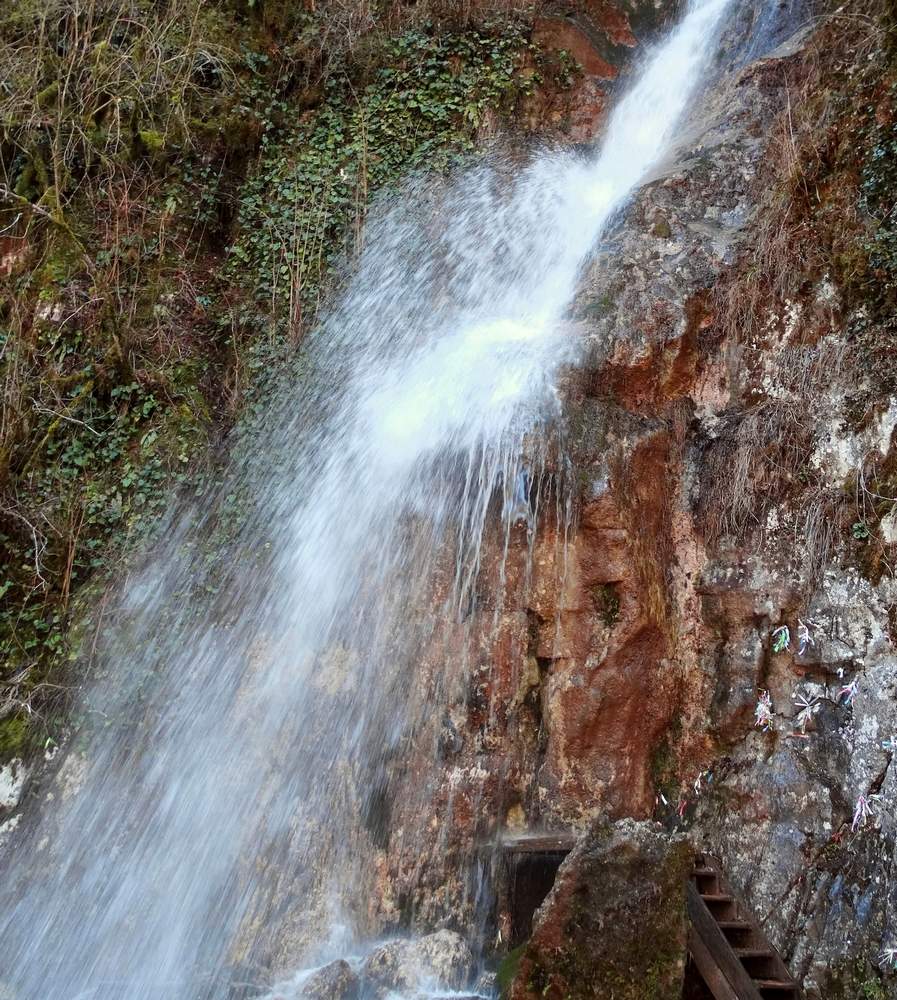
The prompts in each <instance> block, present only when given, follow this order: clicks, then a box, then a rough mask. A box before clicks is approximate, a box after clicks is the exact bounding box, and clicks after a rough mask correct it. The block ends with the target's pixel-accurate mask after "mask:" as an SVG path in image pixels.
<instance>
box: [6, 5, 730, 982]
mask: <svg viewBox="0 0 897 1000" xmlns="http://www.w3.org/2000/svg"><path fill="white" fill-rule="evenodd" d="M728 3H729V0H696V2H694V3H693V4H692V6H691V7H690V9H689V10H688V12H687V14H686V16H685V18H684V20H683V22H682V24H681V25H680V26H679V27H677V28H676V29H675V30H674V31H673V32H672V34H671V35H670V36H669V38H668V39H667V40H666V41H665V43H664V44H662V45H661V46H659V47H658V48H657V49H656V51H654V52H653V53H652V56H651V58H650V60H649V61H648V62H647V63H646V65H645V68H644V71H643V72H642V74H641V76H640V78H639V79H638V81H637V83H636V85H635V86H634V87H633V89H632V90H631V91H630V92H629V93H628V95H627V96H625V97H624V98H623V100H622V101H621V102H620V103H619V105H618V106H617V108H616V110H615V111H614V113H613V115H612V117H611V120H610V123H609V126H608V129H607V133H606V136H605V138H604V141H603V143H602V146H601V149H600V152H599V153H598V155H597V156H596V157H594V158H593V159H591V160H582V159H577V158H575V157H573V156H571V155H566V154H551V155H545V156H542V157H540V158H539V159H538V160H537V161H536V162H535V163H533V164H532V165H531V166H529V167H528V168H526V169H525V170H524V171H523V174H522V176H520V177H519V178H518V179H516V180H515V181H513V183H512V184H510V187H509V186H508V182H507V181H506V180H505V179H503V178H502V176H501V175H500V173H499V172H498V171H496V170H492V169H488V168H480V169H475V170H473V171H471V172H469V173H467V174H465V175H464V176H463V177H461V178H459V179H458V180H457V182H456V183H455V184H454V186H453V187H452V189H451V190H449V191H448V192H447V193H443V194H441V195H439V197H438V205H437V214H436V216H435V217H434V218H435V221H436V222H438V229H436V230H435V232H436V235H434V226H433V221H434V219H433V218H430V217H429V216H427V215H426V212H425V209H424V202H425V201H426V199H428V198H430V197H431V195H430V194H429V193H428V192H426V191H423V192H420V197H421V202H419V203H418V204H417V205H414V204H412V207H411V208H410V209H408V208H401V207H399V208H395V209H393V210H392V211H390V212H389V213H387V214H385V215H383V216H382V217H381V218H380V219H379V220H378V221H376V222H375V223H373V224H372V225H371V227H370V228H369V231H368V233H367V238H366V250H365V251H364V254H363V255H362V258H361V260H360V261H359V264H358V268H357V273H356V276H355V278H354V279H353V280H352V282H351V284H350V287H349V289H348V291H347V292H346V294H345V296H344V297H343V299H342V301H341V302H340V303H339V305H338V306H337V308H336V309H335V310H334V312H333V313H332V315H331V316H330V317H329V318H328V319H327V321H326V322H325V323H324V324H323V325H322V327H321V329H320V330H318V331H317V333H316V335H315V337H314V339H313V342H312V343H311V345H310V347H309V349H308V359H307V360H308V374H307V380H308V383H309V387H305V386H297V387H296V388H295V390H294V392H293V393H291V394H290V396H289V398H285V399H283V400H282V401H281V402H280V404H279V405H278V406H277V407H273V408H272V410H271V412H270V413H269V414H268V417H267V421H268V423H269V425H270V426H271V428H272V429H271V430H270V432H268V433H267V434H266V436H265V437H264V438H263V442H262V444H261V445H258V444H257V445H256V447H257V448H261V449H262V455H261V458H260V459H258V458H257V459H256V461H257V462H260V463H261V464H263V465H264V464H270V466H271V468H270V469H266V470H265V471H264V472H263V473H262V474H260V475H256V474H250V473H247V472H245V471H244V470H242V469H235V470H234V472H233V474H232V476H231V479H230V480H229V481H228V483H227V484H226V486H225V488H224V490H223V493H222V498H221V499H220V501H219V502H218V503H217V505H215V506H214V507H211V508H210V510H209V511H195V512H194V513H193V515H192V517H190V518H185V519H184V520H183V523H182V524H181V526H180V528H178V529H177V530H175V531H173V532H172V535H173V537H172V538H171V539H170V540H169V541H168V542H167V543H166V544H165V545H164V546H163V547H162V551H161V552H160V553H159V554H158V556H157V558H156V560H155V561H154V563H153V565H152V566H151V567H150V569H149V570H147V572H146V573H144V574H143V575H142V576H141V578H140V580H139V581H138V582H136V583H134V584H133V585H132V586H131V587H130V589H129V591H128V593H127V594H126V597H125V602H124V605H123V608H122V610H121V614H120V617H121V619H122V620H121V622H120V623H119V624H120V628H119V634H118V637H117V638H116V639H115V640H114V641H113V642H112V643H111V644H110V648H109V649H108V650H107V651H106V653H105V659H104V662H105V664H106V670H107V672H108V673H109V674H110V675H114V677H115V678H117V679H116V681H115V683H113V682H112V681H111V680H109V679H107V680H106V681H101V682H100V683H99V684H98V685H97V688H96V690H94V691H93V692H92V693H91V695H90V697H89V699H88V709H89V713H90V715H91V718H92V719H93V720H99V721H97V722H96V724H94V725H91V727H89V730H88V731H87V732H86V734H85V736H84V744H85V745H84V747H83V748H79V749H78V750H77V752H76V753H74V754H72V756H71V757H70V758H69V763H68V767H69V771H70V772H71V773H72V774H75V773H78V781H79V783H80V785H81V787H80V790H79V791H78V792H77V793H76V794H72V795H71V796H70V797H68V798H67V799H65V800H64V801H61V802H58V803H54V804H53V808H52V809H48V817H47V819H46V829H39V830H37V831H35V832H34V833H33V834H32V835H31V836H30V838H29V839H27V840H26V841H25V842H23V843H20V844H18V845H16V851H15V854H14V856H13V857H12V858H11V859H10V862H9V866H8V870H7V873H6V875H5V892H4V896H3V899H2V910H0V955H2V963H3V964H2V968H0V984H3V986H5V988H6V990H7V993H9V994H10V995H11V997H13V998H15V1000H36V998H38V997H39V998H41V1000H75V998H77V1000H125V998H127V1000H161V998H164V1000H199V998H210V1000H211V998H213V997H214V998H216V1000H217V998H220V997H223V996H227V995H239V989H240V988H241V987H239V985H235V983H236V982H237V981H238V980H240V978H241V976H242V977H243V978H245V976H246V975H247V974H253V973H252V971H251V969H250V973H246V971H245V970H246V969H247V967H251V966H252V965H253V964H257V965H259V966H271V965H276V964H278V963H281V964H282V963H284V962H286V961H289V954H288V947H287V946H285V945H284V944H283V942H284V941H289V940H290V935H291V934H293V933H295V935H296V936H297V938H301V936H302V932H303V931H307V930H308V926H309V925H313V924H314V919H317V918H316V917H314V915H315V914H319V913H320V912H321V909H320V907H319V905H318V904H319V902H320V900H321V898H322V896H323V895H324V894H326V893H330V894H332V895H333V897H334V898H335V899H336V901H337V902H336V906H337V908H338V909H340V910H341V911H342V912H345V913H348V914H352V913H353V912H357V911H358V909H359V907H358V905H357V904H358V900H357V899H355V900H353V894H354V895H355V896H357V895H358V894H359V892H363V891H364V887H367V886H369V882H367V881H365V879H366V875H365V871H364V863H363V861H360V860H359V858H358V855H357V851H358V845H359V843H361V841H362V840H363V839H364V837H365V836H366V834H365V832H364V829H363V823H362V821H361V820H360V818H359V814H360V813H362V812H364V810H365V808H366V803H367V802H368V801H369V797H370V793H371V791H372V789H375V788H376V786H377V783H378V781H381V780H382V773H383V772H382V767H381V765H382V764H383V762H384V761H386V760H387V759H390V758H391V757H394V756H395V755H397V754H400V753H401V752H402V748H403V746H405V745H406V744H407V741H408V740H409V739H410V738H412V737H413V733H414V729H415V721H416V720H417V719H419V718H421V717H423V716H424V715H425V714H426V713H428V712H434V711H438V706H439V699H440V697H442V696H443V695H444V692H440V691H438V690H435V691H434V690H432V689H420V688H419V687H417V686H415V664H416V663H417V660H418V657H419V656H420V655H421V653H422V651H423V650H424V649H425V648H432V647H433V644H434V634H438V633H439V632H440V630H444V631H445V632H446V634H447V635H448V634H450V633H451V632H452V630H453V629H455V628H457V627H458V620H459V617H463V612H464V609H465V608H468V607H470V606H472V605H471V601H472V596H471V595H472V593H473V590H474V588H475V584H476V580H477V573H478V567H479V559H480V554H481V543H482V540H483V536H484V532H485V531H486V530H487V526H488V524H489V521H490V517H492V516H493V513H490V512H494V506H493V498H494V497H495V496H496V495H497V494H498V495H501V496H502V498H503V510H504V511H505V517H506V518H507V519H508V521H510V519H511V518H514V517H517V516H518V515H519V514H520V513H521V510H526V509H527V508H528V505H531V504H532V503H534V502H535V500H536V499H537V494H538V493H539V488H538V486H537V485H533V484H537V483H538V471H539V462H540V456H542V455H544V452H545V448H546V445H545V441H546V437H547V434H546V428H547V427H548V426H550V425H551V424H552V422H553V421H554V420H555V419H556V418H557V415H558V408H559V403H558V397H557V392H556V383H557V378H558V373H559V371H560V370H561V368H562V367H563V366H565V365H569V364H570V363H571V362H573V361H575V358H576V354H577V349H578V345H577V344H576V343H575V342H573V341H572V340H571V338H570V336H569V333H568V332H566V331H565V329H564V325H563V323H562V316H563V313H564V310H565V308H566V307H567V306H568V304H569V303H570V301H571V299H572V297H573V294H574V291H575V288H576V282H577V279H578V276H579V273H580V269H581V267H582V264H583V261H584V259H585V257H586V255H587V254H588V252H589V250H590V248H591V247H592V246H593V245H594V243H595V241H596V239H597V238H598V237H599V236H600V234H601V232H602V230H603V228H604V227H605V226H606V225H607V223H608V221H609V220H610V219H611V218H612V217H613V216H614V214H615V213H616V212H617V211H618V210H619V209H620V208H621V207H622V206H623V205H624V204H625V202H626V201H627V199H628V198H629V197H630V195H631V194H632V192H633V191H634V190H635V188H636V187H637V186H638V185H639V183H640V182H641V181H642V180H643V179H644V178H645V177H646V176H647V174H648V173H649V172H650V170H651V168H652V167H653V166H655V164H656V163H657V161H658V160H659V159H660V158H661V157H662V156H663V155H664V153H665V151H666V150H667V149H668V148H669V145H670V142H671V139H672V137H673V134H674V130H675V128H676V125H677V122H678V121H679V119H680V116H681V114H682V112H683V111H684V109H685V108H686V106H687V104H688V102H689V99H690V98H691V96H692V94H693V92H694V90H695V88H696V86H697V85H698V83H699V82H700V80H701V78H702V75H703V73H704V71H705V68H706V65H707V62H708V59H709V55H710V50H711V48H712V43H713V41H714V39H715V38H716V36H717V30H718V28H719V24H720V20H721V18H722V15H723V13H724V11H725V9H726V8H727V6H728ZM294 397H295V398H294ZM298 397H302V398H301V399H300V398H298ZM521 483H522V484H523V486H521ZM244 493H250V494H251V497H250V507H251V514H250V516H249V517H248V521H247V523H246V524H245V525H244V526H243V528H242V530H241V533H240V536H239V540H238V542H237V543H236V544H234V545H233V546H232V548H231V549H230V550H229V552H228V561H227V564H226V565H225V566H224V567H223V568H220V569H218V570H216V574H217V575H215V576H214V577H212V576H201V574H200V571H199V569H198V560H199V559H200V554H201V550H202V546H203V545H204V544H212V543H211V542H209V535H210V533H213V532H214V530H215V529H216V527H217V525H218V522H219V521H220V519H222V518H223V517H224V516H225V515H226V513H227V511H228V510H229V509H230V507H229V504H230V503H231V500H230V498H232V497H238V498H239V497H240V496H241V495H242V494H244ZM213 540H214V539H213ZM446 552H449V553H451V554H452V555H451V561H450V571H449V573H448V576H449V578H450V579H449V581H448V583H447V584H446V585H445V586H442V585H440V584H439V582H438V580H439V579H441V578H442V576H444V575H445V566H444V565H443V563H444V558H442V559H441V556H442V557H444V554H445V553H446ZM197 580H200V581H201V583H202V584H203V587H204V588H205V589H212V587H213V585H214V588H215V589H216V590H217V596H216V597H215V598H214V599H210V600H207V601H206V602H205V603H203V602H200V601H197V600H195V599H194V598H193V597H192V596H191V594H192V593H193V592H194V591H195V589H196V586H195V585H196V583H197ZM434 594H441V595H442V597H441V600H442V601H443V605H444V612H445V613H444V616H443V617H444V620H441V621H437V622H434V621H433V620H432V611H431V608H432V606H433V604H432V602H433V596H434ZM495 600H496V603H499V602H500V600H501V595H496V597H495ZM82 762H83V763H82ZM81 770H83V772H84V773H83V774H80V773H79V772H80V771H81ZM425 786H426V782H424V787H420V788H418V789H417V793H418V794H421V795H425V794H426V791H427V789H426V787H425ZM306 915H310V916H308V917H307V919H306V918H305V917H306ZM296 958H297V959H298V958H299V955H298V954H297V955H296ZM236 968H239V969H240V970H242V971H241V974H240V976H238V975H237V974H236V973H235V972H234V969H236ZM228 990H230V991H231V992H230V993H228ZM0 993H2V990H0Z"/></svg>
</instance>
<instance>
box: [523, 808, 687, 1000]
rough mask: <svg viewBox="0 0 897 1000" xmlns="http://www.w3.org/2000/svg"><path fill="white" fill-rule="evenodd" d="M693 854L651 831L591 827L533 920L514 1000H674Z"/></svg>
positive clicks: (635, 826)
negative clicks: (610, 999) (593, 999)
mask: <svg viewBox="0 0 897 1000" xmlns="http://www.w3.org/2000/svg"><path fill="white" fill-rule="evenodd" d="M690 865H691V848H690V847H689V844H688V842H687V841H685V840H683V839H670V837H669V836H667V835H666V834H665V833H663V831H661V829H660V828H659V827H658V826H656V825H655V824H652V823H636V822H634V821H632V820H623V821H622V822H620V823H617V824H615V825H610V824H608V823H606V822H599V823H597V824H596V825H594V826H593V827H592V828H591V829H590V830H589V831H588V833H587V834H586V835H585V836H584V837H583V838H582V839H581V840H580V842H579V844H578V845H577V846H576V848H575V849H574V850H573V852H572V853H571V854H570V856H569V857H568V858H567V860H566V861H565V862H564V864H563V865H562V866H561V869H560V871H559V873H558V877H557V881H556V883H555V886H554V888H553V889H552V891H551V893H550V895H549V896H548V898H547V899H546V900H545V902H544V903H543V904H542V907H541V908H540V909H539V911H538V912H537V914H536V922H535V927H534V931H533V936H532V938H531V939H530V941H529V943H528V944H527V946H526V948H525V950H524V952H523V955H522V957H521V959H520V964H519V967H518V969H517V973H516V976H515V978H514V982H513V984H512V986H511V990H510V997H511V998H512V1000H535V998H537V997H539V998H545V1000H577V998H579V997H602V998H605V997H613V998H614V1000H673V998H678V997H681V996H682V977H683V971H684V968H685V948H686V917H685V886H686V879H687V877H688V872H689V870H690Z"/></svg>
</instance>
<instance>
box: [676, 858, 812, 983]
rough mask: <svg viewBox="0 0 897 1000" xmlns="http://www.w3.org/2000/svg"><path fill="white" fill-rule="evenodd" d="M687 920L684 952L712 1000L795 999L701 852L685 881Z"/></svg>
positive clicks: (756, 929)
mask: <svg viewBox="0 0 897 1000" xmlns="http://www.w3.org/2000/svg"><path fill="white" fill-rule="evenodd" d="M688 917H689V929H688V950H689V954H690V955H691V958H692V961H693V962H694V964H695V967H696V968H697V970H698V972H699V973H700V974H701V978H702V979H703V980H704V982H705V984H706V985H707V987H708V989H709V990H710V992H711V993H712V994H713V995H714V997H715V998H716V1000H799V998H800V989H799V987H798V985H797V983H795V981H794V980H793V979H792V978H791V975H790V974H789V972H788V969H787V968H786V967H785V963H784V962H783V961H782V959H781V956H780V955H779V953H778V952H777V951H776V950H775V948H774V947H773V946H772V945H771V944H770V942H769V940H768V939H767V937H766V935H765V934H764V933H763V931H762V930H761V929H760V925H759V924H758V923H757V921H756V920H755V919H754V917H753V915H752V914H751V913H750V912H749V911H748V910H747V909H746V908H745V907H744V906H743V905H742V904H741V903H739V901H738V900H737V899H736V898H735V896H734V894H733V893H732V891H731V890H730V888H729V886H728V884H727V883H726V881H725V879H724V878H723V876H722V874H721V872H720V870H719V867H718V865H716V864H715V863H714V862H713V861H712V860H711V859H710V858H708V857H707V856H706V855H703V854H700V855H698V856H697V857H696V858H695V866H694V869H693V871H692V874H691V878H690V879H689V883H688Z"/></svg>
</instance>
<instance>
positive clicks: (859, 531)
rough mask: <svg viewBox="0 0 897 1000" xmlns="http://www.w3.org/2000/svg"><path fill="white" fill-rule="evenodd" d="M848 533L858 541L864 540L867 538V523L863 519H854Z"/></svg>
mask: <svg viewBox="0 0 897 1000" xmlns="http://www.w3.org/2000/svg"><path fill="white" fill-rule="evenodd" d="M850 533H851V534H852V535H853V537H854V538H855V539H856V540H857V541H858V542H865V541H866V540H867V539H868V538H869V525H868V524H866V522H865V521H855V522H854V523H853V525H852V526H851V529H850Z"/></svg>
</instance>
